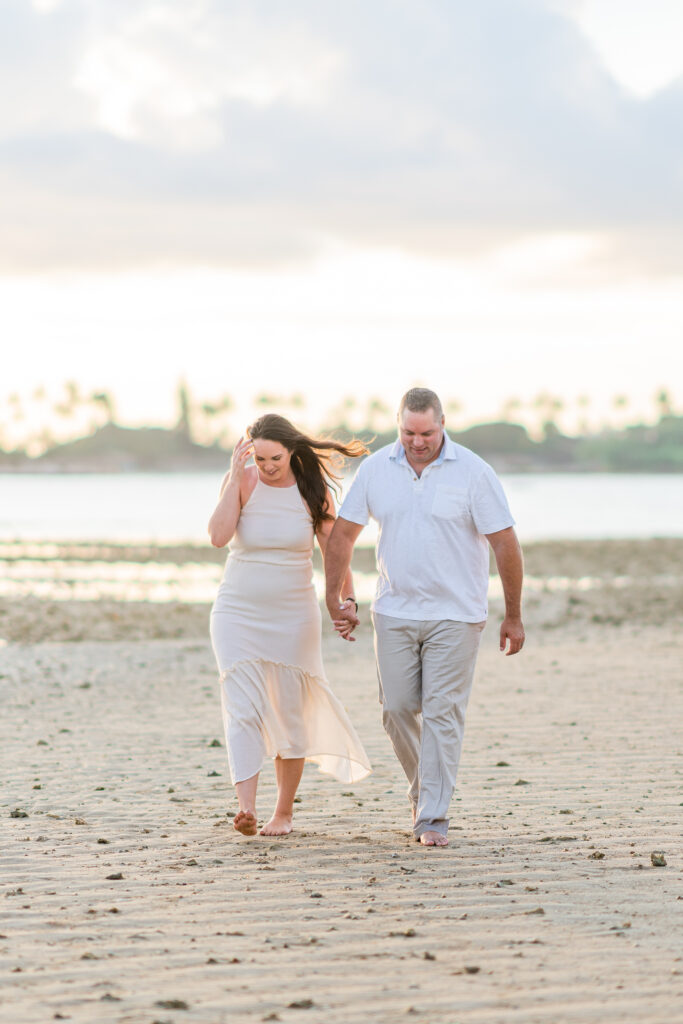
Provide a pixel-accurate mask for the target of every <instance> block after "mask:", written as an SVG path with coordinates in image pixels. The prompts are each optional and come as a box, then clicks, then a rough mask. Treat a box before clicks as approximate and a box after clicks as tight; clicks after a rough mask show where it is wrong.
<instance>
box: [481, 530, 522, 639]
mask: <svg viewBox="0 0 683 1024" xmlns="http://www.w3.org/2000/svg"><path fill="white" fill-rule="evenodd" d="M486 539H487V540H488V542H489V544H490V545H491V547H492V548H493V554H494V555H495V559H496V565H497V566H498V572H499V574H500V579H501V582H502V584H503V594H504V596H505V618H504V619H503V623H502V625H501V627H500V649H501V651H505V646H506V644H507V642H508V641H509V642H510V647H509V649H508V650H507V651H505V653H506V654H517V652H518V651H521V649H522V647H523V646H524V626H523V625H522V580H523V579H524V562H523V560H522V549H521V548H520V546H519V541H518V540H517V534H516V533H515V531H514V529H513V527H512V526H509V527H508V528H507V529H506V530H499V531H498V532H497V533H487V534H486Z"/></svg>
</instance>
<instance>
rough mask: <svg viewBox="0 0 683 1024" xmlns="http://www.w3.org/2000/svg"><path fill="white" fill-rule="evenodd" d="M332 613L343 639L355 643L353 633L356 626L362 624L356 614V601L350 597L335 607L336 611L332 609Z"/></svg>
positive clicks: (337, 629) (335, 626)
mask: <svg viewBox="0 0 683 1024" xmlns="http://www.w3.org/2000/svg"><path fill="white" fill-rule="evenodd" d="M330 615H331V616H332V624H333V626H334V628H335V629H336V631H337V633H339V636H340V637H341V638H342V640H349V641H350V642H351V643H355V640H356V638H355V636H352V635H351V634H352V633H353V631H354V629H355V628H356V626H358V625H359V624H360V619H359V618H358V615H357V614H356V602H355V601H354V600H352V599H351V598H348V599H347V600H346V601H344V603H343V604H340V605H339V607H338V608H335V609H334V613H333V612H332V610H330Z"/></svg>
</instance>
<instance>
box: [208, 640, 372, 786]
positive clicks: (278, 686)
mask: <svg viewBox="0 0 683 1024" xmlns="http://www.w3.org/2000/svg"><path fill="white" fill-rule="evenodd" d="M220 684H221V704H222V709H223V724H224V727H225V739H226V746H227V751H228V764H229V768H230V774H231V776H232V781H233V783H235V782H243V781H245V780H246V779H249V778H251V777H252V776H253V775H255V774H256V773H257V772H259V771H260V770H261V768H262V767H263V764H264V762H265V761H266V759H267V758H275V757H282V758H300V757H303V758H305V760H306V761H311V762H313V763H314V764H317V766H318V768H319V769H320V771H322V772H324V773H325V774H329V775H332V776H333V777H334V778H336V779H337V780H338V781H339V782H344V783H347V784H349V783H355V782H358V781H359V780H360V779H364V778H365V777H366V776H367V775H369V774H370V772H371V770H372V769H371V767H370V764H369V762H368V759H367V757H366V754H365V751H364V749H363V745H362V743H361V742H360V740H359V738H358V736H357V735H356V731H355V729H354V728H353V726H352V724H351V721H350V720H349V717H348V715H347V714H346V711H345V710H344V707H343V705H342V704H341V702H340V701H339V699H338V698H337V697H336V696H335V695H334V693H333V692H332V690H331V689H330V686H329V683H328V682H327V680H326V679H324V678H323V677H322V676H319V675H316V674H313V673H311V672H307V671H306V670H305V669H303V668H302V667H301V666H299V665H288V664H285V663H283V662H279V661H271V660H269V659H266V658H241V659H239V660H237V661H234V662H233V663H232V664H231V665H229V666H228V667H227V668H226V669H224V670H223V671H222V672H221V674H220Z"/></svg>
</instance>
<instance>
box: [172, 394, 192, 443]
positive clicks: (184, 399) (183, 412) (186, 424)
mask: <svg viewBox="0 0 683 1024" xmlns="http://www.w3.org/2000/svg"><path fill="white" fill-rule="evenodd" d="M177 397H178V419H177V421H176V425H175V429H176V430H177V431H178V433H179V434H183V435H184V436H185V437H187V438H188V439H189V440H192V399H191V397H190V390H189V388H188V386H187V383H186V381H185V380H180V381H179V383H178V391H177Z"/></svg>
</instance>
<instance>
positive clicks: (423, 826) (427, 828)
mask: <svg viewBox="0 0 683 1024" xmlns="http://www.w3.org/2000/svg"><path fill="white" fill-rule="evenodd" d="M423 832H438V833H439V835H441V836H447V835H448V822H447V821H417V822H415V825H414V826H413V834H414V836H415V838H416V839H419V838H420V836H421V835H422V833H423Z"/></svg>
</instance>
